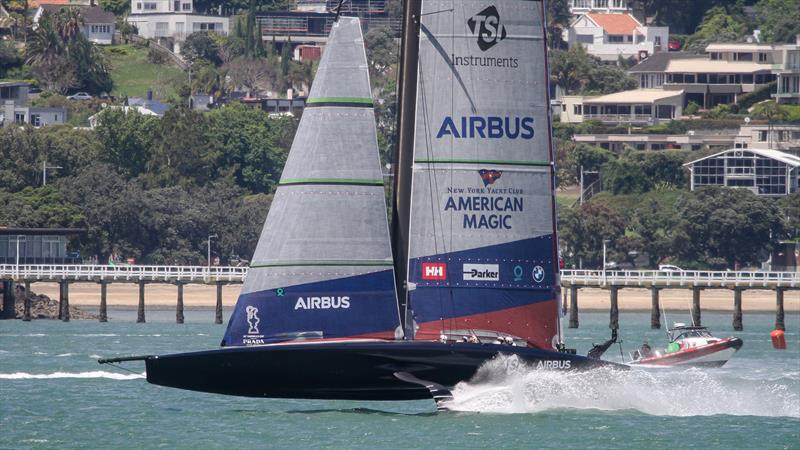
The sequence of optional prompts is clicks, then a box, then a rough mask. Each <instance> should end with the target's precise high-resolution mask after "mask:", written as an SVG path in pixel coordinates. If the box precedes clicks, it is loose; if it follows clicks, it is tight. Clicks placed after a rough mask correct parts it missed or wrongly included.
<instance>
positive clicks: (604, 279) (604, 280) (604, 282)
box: [603, 239, 609, 286]
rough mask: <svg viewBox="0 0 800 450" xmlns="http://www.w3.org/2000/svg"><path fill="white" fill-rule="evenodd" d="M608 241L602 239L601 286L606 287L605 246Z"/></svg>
mask: <svg viewBox="0 0 800 450" xmlns="http://www.w3.org/2000/svg"><path fill="white" fill-rule="evenodd" d="M608 241H609V240H608V239H603V286H605V285H606V244H608Z"/></svg>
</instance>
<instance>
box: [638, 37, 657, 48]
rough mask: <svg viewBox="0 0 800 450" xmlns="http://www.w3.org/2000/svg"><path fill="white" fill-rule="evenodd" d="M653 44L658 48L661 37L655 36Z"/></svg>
mask: <svg viewBox="0 0 800 450" xmlns="http://www.w3.org/2000/svg"><path fill="white" fill-rule="evenodd" d="M642 37H644V36H642ZM640 42H641V41H640ZM653 42H654V43H655V44H656V45H658V46H660V45H661V36H656V38H655V39H654V40H653Z"/></svg>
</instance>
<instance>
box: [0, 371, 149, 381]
mask: <svg viewBox="0 0 800 450" xmlns="http://www.w3.org/2000/svg"><path fill="white" fill-rule="evenodd" d="M56 378H108V379H110V380H138V379H142V378H145V373H144V372H142V373H140V374H139V373H132V374H123V373H114V372H105V371H102V370H96V371H92V372H78V373H71V372H54V373H26V372H15V373H0V380H51V379H56Z"/></svg>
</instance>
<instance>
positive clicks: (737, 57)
mask: <svg viewBox="0 0 800 450" xmlns="http://www.w3.org/2000/svg"><path fill="white" fill-rule="evenodd" d="M733 60H734V61H752V60H753V54H752V53H734V54H733Z"/></svg>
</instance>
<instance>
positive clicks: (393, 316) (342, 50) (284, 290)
mask: <svg viewBox="0 0 800 450" xmlns="http://www.w3.org/2000/svg"><path fill="white" fill-rule="evenodd" d="M399 324H400V321H399V313H398V309H397V299H396V294H395V288H394V272H393V268H392V255H391V248H390V243H389V230H388V224H387V217H386V202H385V194H384V188H383V177H382V173H381V169H380V161H379V156H378V144H377V138H376V131H375V118H374V112H373V108H372V96H371V91H370V84H369V73H368V70H367V60H366V55H365V53H364V43H363V36H362V33H361V26H360V23H359V20H358V19H356V18H349V17H342V18H340V19H339V20H338V22H337V23H335V24H334V25H333V28H332V30H331V34H330V38H329V40H328V45H327V47H326V50H325V54H324V56H323V57H322V60H321V62H320V65H319V69H318V70H317V74H316V77H315V81H314V83H313V87H312V89H311V94H310V96H309V98H308V101H307V107H306V109H305V111H304V112H303V117H302V119H301V121H300V124H299V127H298V130H297V134H296V136H295V139H294V142H293V144H292V148H291V151H290V153H289V156H288V159H287V161H286V166H285V167H284V170H283V174H282V176H281V181H280V184H279V187H278V189H277V192H276V193H275V197H274V200H273V202H272V207H271V208H270V212H269V215H268V216H267V220H266V223H265V225H264V228H263V230H262V232H261V237H260V239H259V241H258V246H257V248H256V252H255V255H254V256H253V262H252V264H251V266H250V271H249V273H248V276H247V279H246V280H245V283H244V286H243V288H242V291H241V295H240V296H239V300H238V302H237V304H236V308H235V310H234V312H233V314H232V316H231V318H230V322H229V323H228V329H227V331H226V334H225V339H224V340H223V343H222V345H224V346H236V345H254V344H262V343H271V342H279V341H287V340H297V339H336V338H350V337H370V338H386V339H394V337H395V333H396V330H397V329H398V328H399Z"/></svg>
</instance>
